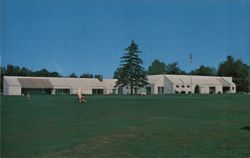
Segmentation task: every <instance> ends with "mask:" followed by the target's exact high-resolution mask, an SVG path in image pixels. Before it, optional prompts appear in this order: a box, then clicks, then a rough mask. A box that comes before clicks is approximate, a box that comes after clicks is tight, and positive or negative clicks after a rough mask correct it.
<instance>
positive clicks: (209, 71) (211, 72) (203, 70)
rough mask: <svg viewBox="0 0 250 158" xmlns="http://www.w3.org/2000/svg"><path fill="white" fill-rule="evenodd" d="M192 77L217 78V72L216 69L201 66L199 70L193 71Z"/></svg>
mask: <svg viewBox="0 0 250 158" xmlns="http://www.w3.org/2000/svg"><path fill="white" fill-rule="evenodd" d="M191 74H192V75H200V76H216V75H217V70H216V68H214V67H209V66H204V65H201V66H200V67H199V68H198V69H196V70H193V71H191Z"/></svg>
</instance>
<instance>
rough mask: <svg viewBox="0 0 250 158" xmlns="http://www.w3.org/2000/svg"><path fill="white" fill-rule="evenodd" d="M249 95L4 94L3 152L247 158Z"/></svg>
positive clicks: (19, 156)
mask: <svg viewBox="0 0 250 158" xmlns="http://www.w3.org/2000/svg"><path fill="white" fill-rule="evenodd" d="M248 128H250V96H243V95H229V96H226V95H203V96H200V95H193V96H189V95H176V96H174V95H173V96H146V97H145V96H144V97H143V96H89V97H88V102H87V103H86V104H80V103H78V102H77V100H76V98H75V97H74V96H32V99H31V100H30V101H28V100H26V99H25V98H24V97H1V156H2V158H29V157H32V158H50V157H51V158H68V157H69V158H78V157H86V158H99V157H100V158H166V157H170V158H172V157H188V158H190V157H192V158H203V157H208V158H211V157H213V158H216V157H228V158H229V157H232V158H235V157H237V158H238V157H239V158H240V157H242V158H243V157H246V158H249V157H250V131H249V130H246V129H248Z"/></svg>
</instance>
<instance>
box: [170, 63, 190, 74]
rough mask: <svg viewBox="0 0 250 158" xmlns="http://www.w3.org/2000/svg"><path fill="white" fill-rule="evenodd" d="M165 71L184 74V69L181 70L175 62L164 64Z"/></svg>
mask: <svg viewBox="0 0 250 158" xmlns="http://www.w3.org/2000/svg"><path fill="white" fill-rule="evenodd" d="M166 73H167V74H173V75H184V74H186V72H185V71H182V70H181V69H180V67H179V66H178V63H177V62H173V63H170V64H168V65H167V66H166Z"/></svg>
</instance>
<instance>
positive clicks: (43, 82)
mask: <svg viewBox="0 0 250 158" xmlns="http://www.w3.org/2000/svg"><path fill="white" fill-rule="evenodd" d="M18 81H19V82H20V84H21V86H22V88H45V89H50V88H53V85H52V84H51V82H50V81H49V79H38V78H18Z"/></svg>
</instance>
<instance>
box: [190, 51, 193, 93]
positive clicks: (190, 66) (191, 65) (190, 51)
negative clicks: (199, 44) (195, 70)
mask: <svg viewBox="0 0 250 158" xmlns="http://www.w3.org/2000/svg"><path fill="white" fill-rule="evenodd" d="M192 58H193V57H192V52H191V49H190V54H189V60H190V67H191V68H192ZM190 78H191V79H190V82H191V85H190V87H191V95H192V93H193V83H192V70H191V72H190Z"/></svg>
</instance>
